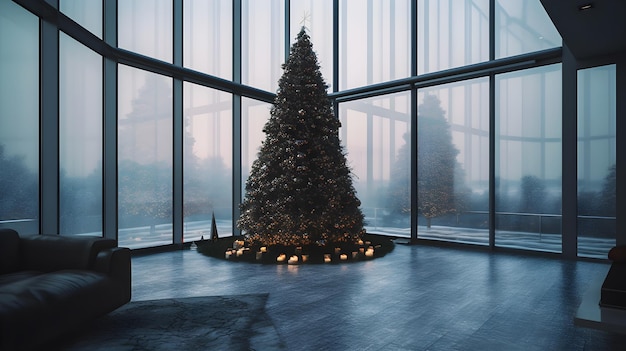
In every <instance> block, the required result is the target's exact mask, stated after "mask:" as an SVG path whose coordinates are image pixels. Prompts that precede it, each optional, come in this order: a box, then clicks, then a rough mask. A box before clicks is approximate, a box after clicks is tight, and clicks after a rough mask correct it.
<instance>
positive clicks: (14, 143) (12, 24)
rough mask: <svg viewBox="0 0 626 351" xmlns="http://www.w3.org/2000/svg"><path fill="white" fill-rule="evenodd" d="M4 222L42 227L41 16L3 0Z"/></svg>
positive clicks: (0, 132) (0, 212)
mask: <svg viewBox="0 0 626 351" xmlns="http://www.w3.org/2000/svg"><path fill="white" fill-rule="evenodd" d="M0 77H2V78H1V79H0V117H1V118H0V198H1V199H2V200H1V201H0V227H11V228H15V229H17V230H18V231H20V232H21V233H23V234H30V233H38V232H39V19H38V18H37V17H35V16H33V15H32V14H31V13H30V12H28V11H26V10H24V9H23V8H21V7H20V6H18V5H16V4H15V3H14V2H12V1H0Z"/></svg>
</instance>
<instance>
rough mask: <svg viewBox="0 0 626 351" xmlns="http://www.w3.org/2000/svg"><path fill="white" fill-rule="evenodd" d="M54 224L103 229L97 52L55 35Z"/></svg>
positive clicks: (78, 230)
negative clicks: (57, 170)
mask: <svg viewBox="0 0 626 351" xmlns="http://www.w3.org/2000/svg"><path fill="white" fill-rule="evenodd" d="M59 124H60V127H59V143H60V144H59V163H60V164H59V168H60V170H61V174H60V177H59V188H60V189H59V190H60V191H59V214H60V219H59V224H60V232H61V233H63V234H82V233H93V234H96V235H100V234H101V232H102V57H101V56H100V55H98V54H96V53H95V52H93V51H91V50H89V49H88V48H86V47H85V46H83V45H81V44H80V43H78V42H76V41H75V40H73V39H72V38H70V37H69V36H67V35H65V34H63V33H61V36H60V38H59Z"/></svg>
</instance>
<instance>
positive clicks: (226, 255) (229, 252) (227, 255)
mask: <svg viewBox="0 0 626 351" xmlns="http://www.w3.org/2000/svg"><path fill="white" fill-rule="evenodd" d="M231 254H232V251H230V250H226V253H225V254H224V257H225V258H226V259H230V255H231Z"/></svg>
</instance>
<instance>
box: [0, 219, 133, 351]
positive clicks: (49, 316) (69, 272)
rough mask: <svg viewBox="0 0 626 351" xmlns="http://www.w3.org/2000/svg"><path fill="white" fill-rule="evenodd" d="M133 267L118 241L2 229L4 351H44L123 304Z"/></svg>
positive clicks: (0, 342) (0, 338)
mask: <svg viewBox="0 0 626 351" xmlns="http://www.w3.org/2000/svg"><path fill="white" fill-rule="evenodd" d="M130 268H131V263H130V250H129V249H128V248H120V247H117V243H116V241H115V240H111V239H103V238H99V237H87V236H59V235H33V236H19V235H18V233H17V232H15V231H14V230H11V229H0V350H2V351H12V350H37V349H42V350H45V349H47V346H49V345H51V343H52V344H53V343H54V342H55V340H57V339H59V338H61V337H65V336H68V335H69V336H71V333H72V332H75V331H77V330H78V329H80V327H81V326H84V325H85V323H87V322H89V321H91V320H92V319H94V318H96V317H99V316H102V315H104V314H106V313H108V312H111V311H113V310H115V309H116V308H118V307H120V306H122V305H124V304H125V303H127V302H128V301H130V297H131V270H130Z"/></svg>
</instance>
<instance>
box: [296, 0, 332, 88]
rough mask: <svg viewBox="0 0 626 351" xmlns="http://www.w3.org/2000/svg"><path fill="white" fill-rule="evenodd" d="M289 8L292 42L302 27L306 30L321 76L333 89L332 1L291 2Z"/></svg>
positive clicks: (299, 0) (298, 0)
mask: <svg viewBox="0 0 626 351" xmlns="http://www.w3.org/2000/svg"><path fill="white" fill-rule="evenodd" d="M289 6H290V10H291V13H290V16H289V18H290V21H291V23H290V24H289V28H290V35H291V38H290V39H291V40H292V42H293V41H295V37H296V34H297V33H298V32H300V29H301V28H302V26H305V27H306V29H307V34H309V37H310V38H311V43H312V44H313V49H314V50H315V53H316V54H317V61H318V63H319V65H320V71H321V72H322V76H323V77H324V80H325V81H326V84H328V86H329V91H332V90H333V89H332V88H333V87H332V86H331V85H332V82H333V41H332V40H330V39H331V38H332V37H333V2H332V0H321V1H320V0H292V1H290V3H289Z"/></svg>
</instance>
